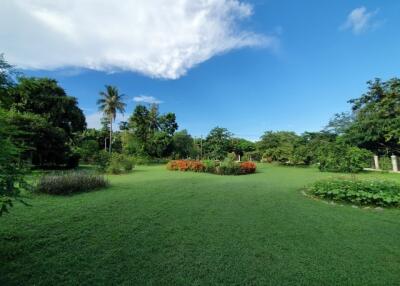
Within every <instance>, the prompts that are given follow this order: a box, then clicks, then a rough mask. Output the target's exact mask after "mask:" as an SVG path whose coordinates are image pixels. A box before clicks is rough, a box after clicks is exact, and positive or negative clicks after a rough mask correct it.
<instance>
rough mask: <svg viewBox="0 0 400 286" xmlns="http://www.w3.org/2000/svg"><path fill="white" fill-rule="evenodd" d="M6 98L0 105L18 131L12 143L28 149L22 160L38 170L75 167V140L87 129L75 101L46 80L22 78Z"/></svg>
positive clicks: (9, 89) (51, 80) (54, 82)
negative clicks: (17, 143) (25, 160)
mask: <svg viewBox="0 0 400 286" xmlns="http://www.w3.org/2000/svg"><path fill="white" fill-rule="evenodd" d="M7 94H8V97H5V98H0V101H1V103H2V105H6V102H7V109H8V110H9V111H10V113H9V114H8V115H9V116H10V120H11V121H13V123H14V125H15V126H16V128H17V129H18V130H20V131H21V132H19V133H18V134H17V135H16V136H15V137H13V138H12V140H13V141H14V142H16V141H20V142H21V143H22V144H23V145H24V146H26V147H27V148H26V149H25V150H24V152H23V158H24V159H27V160H29V161H30V162H31V163H32V164H33V165H37V166H40V167H55V166H68V165H76V163H75V162H76V159H75V158H76V156H77V155H76V154H75V153H74V152H73V145H74V140H75V138H76V134H77V132H81V131H83V130H84V129H85V127H86V123H85V117H84V115H83V112H82V110H81V109H80V108H79V107H78V102H77V100H76V98H74V97H71V96H68V95H67V94H66V93H65V91H64V89H62V88H61V87H60V86H59V85H58V83H57V82H56V81H55V80H53V79H48V78H25V77H21V78H19V79H18V82H17V83H15V84H13V85H12V86H10V87H9V88H8V89H7ZM71 167H73V166H71Z"/></svg>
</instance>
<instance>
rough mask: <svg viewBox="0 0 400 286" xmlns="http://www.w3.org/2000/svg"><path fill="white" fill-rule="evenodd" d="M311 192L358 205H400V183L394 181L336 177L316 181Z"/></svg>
mask: <svg viewBox="0 0 400 286" xmlns="http://www.w3.org/2000/svg"><path fill="white" fill-rule="evenodd" d="M309 191H310V193H311V194H313V195H315V196H318V197H321V198H325V199H330V200H335V201H345V202H350V203H353V204H358V205H376V206H388V207H399V206H400V184H399V183H397V182H393V181H381V180H357V179H346V178H334V179H327V180H321V181H318V182H315V183H314V184H313V185H312V186H311V187H310V188H309Z"/></svg>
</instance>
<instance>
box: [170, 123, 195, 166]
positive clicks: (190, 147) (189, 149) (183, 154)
mask: <svg viewBox="0 0 400 286" xmlns="http://www.w3.org/2000/svg"><path fill="white" fill-rule="evenodd" d="M172 142H173V156H174V158H175V159H185V158H188V157H191V156H192V155H194V153H195V149H194V141H193V138H192V136H190V134H189V133H188V132H187V130H186V129H184V130H182V131H179V132H176V133H175V134H174V136H173V137H172Z"/></svg>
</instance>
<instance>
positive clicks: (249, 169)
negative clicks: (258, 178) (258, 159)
mask: <svg viewBox="0 0 400 286" xmlns="http://www.w3.org/2000/svg"><path fill="white" fill-rule="evenodd" d="M256 168H257V166H256V164H255V163H253V162H242V163H240V172H241V173H242V174H252V173H255V172H256Z"/></svg>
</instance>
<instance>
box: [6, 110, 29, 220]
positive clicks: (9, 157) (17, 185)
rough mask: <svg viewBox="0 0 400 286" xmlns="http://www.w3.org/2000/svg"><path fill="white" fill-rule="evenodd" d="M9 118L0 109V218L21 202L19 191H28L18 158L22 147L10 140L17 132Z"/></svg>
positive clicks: (22, 168)
mask: <svg viewBox="0 0 400 286" xmlns="http://www.w3.org/2000/svg"><path fill="white" fill-rule="evenodd" d="M9 118H10V117H9V116H8V112H7V111H5V110H3V109H1V108H0V146H1V147H0V216H1V215H2V214H3V213H4V212H8V209H9V207H12V206H13V202H14V201H20V202H23V201H22V200H21V198H20V193H21V191H23V190H29V189H30V185H29V184H28V183H27V182H26V180H25V175H26V167H25V164H24V162H23V161H22V160H21V156H20V153H21V151H22V150H23V149H22V146H20V145H17V143H16V142H14V141H13V140H12V138H13V136H15V135H16V134H17V133H18V131H17V130H16V128H15V126H14V125H13V122H12V121H10V120H9Z"/></svg>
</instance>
